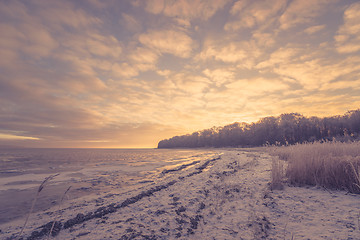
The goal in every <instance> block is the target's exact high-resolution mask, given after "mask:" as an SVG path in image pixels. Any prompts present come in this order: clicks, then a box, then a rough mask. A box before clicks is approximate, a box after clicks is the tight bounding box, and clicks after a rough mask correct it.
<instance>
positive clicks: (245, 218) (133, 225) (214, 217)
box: [0, 149, 360, 239]
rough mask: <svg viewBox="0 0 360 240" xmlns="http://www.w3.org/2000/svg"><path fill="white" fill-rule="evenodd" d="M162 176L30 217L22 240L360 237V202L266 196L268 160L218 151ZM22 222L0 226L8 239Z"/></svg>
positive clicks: (331, 195) (344, 197)
mask: <svg viewBox="0 0 360 240" xmlns="http://www.w3.org/2000/svg"><path fill="white" fill-rule="evenodd" d="M222 152H223V153H221V154H219V156H217V157H214V158H210V159H208V160H205V161H197V162H193V163H191V164H189V163H187V164H184V165H180V166H177V167H176V168H172V169H168V170H164V171H163V172H162V173H161V174H162V176H161V178H159V181H157V182H153V183H149V184H148V185H144V186H142V187H140V188H138V189H135V190H127V191H124V192H122V193H116V194H115V193H114V194H111V193H110V194H106V195H96V196H84V197H81V198H77V199H75V200H65V201H64V202H63V203H62V205H61V206H60V209H59V206H55V207H53V208H51V209H49V210H46V211H43V212H36V213H33V214H32V215H31V217H30V220H29V223H28V224H27V227H26V229H25V231H24V234H23V236H22V237H23V239H46V238H47V236H48V232H49V229H50V228H51V225H52V223H51V222H52V221H54V220H56V221H58V222H57V223H56V224H55V228H54V230H53V233H54V234H56V236H53V237H52V238H53V239H360V229H359V227H360V224H359V221H360V220H359V217H360V196H359V195H355V194H349V193H347V192H345V191H329V190H325V189H322V188H318V187H301V188H300V187H292V186H285V187H284V189H282V190H270V188H269V182H270V180H271V179H270V173H271V162H272V158H273V156H270V155H269V154H268V153H266V152H264V151H263V150H261V149H248V150H244V149H233V150H224V151H222ZM23 224H24V219H23V218H20V219H16V220H14V221H11V222H7V223H5V224H2V225H0V229H1V232H0V238H1V239H16V238H15V237H16V235H17V234H18V233H19V232H20V231H21V227H22V225H23Z"/></svg>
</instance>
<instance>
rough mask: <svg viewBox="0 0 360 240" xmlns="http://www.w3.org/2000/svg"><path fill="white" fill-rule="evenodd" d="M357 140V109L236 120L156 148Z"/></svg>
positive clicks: (359, 126) (359, 134)
mask: <svg viewBox="0 0 360 240" xmlns="http://www.w3.org/2000/svg"><path fill="white" fill-rule="evenodd" d="M359 139H360V109H358V110H352V111H348V112H347V113H345V114H344V115H341V116H339V115H338V116H332V117H324V118H319V117H305V116H303V115H301V114H299V113H286V114H281V115H280V116H277V117H273V116H271V117H265V118H262V119H260V120H259V121H258V122H255V123H245V122H235V123H232V124H230V125H226V126H223V127H212V128H210V129H205V130H201V131H197V132H194V133H192V134H187V135H182V136H175V137H172V138H170V139H165V140H161V141H160V142H159V143H158V148H198V147H255V146H263V145H288V144H295V143H304V142H314V141H321V140H325V141H332V140H337V141H354V140H359Z"/></svg>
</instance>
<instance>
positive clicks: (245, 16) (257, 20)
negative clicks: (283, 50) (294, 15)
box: [224, 0, 286, 31]
mask: <svg viewBox="0 0 360 240" xmlns="http://www.w3.org/2000/svg"><path fill="white" fill-rule="evenodd" d="M285 6H286V0H265V1H261V2H259V1H237V2H235V3H234V5H233V6H232V8H231V10H230V13H231V15H232V16H233V17H234V18H235V19H236V20H232V21H229V22H227V23H226V24H225V25H224V29H225V30H226V31H237V30H239V29H242V28H253V27H254V26H260V25H264V24H265V23H269V22H271V21H273V20H274V18H275V17H276V15H277V14H278V13H279V12H280V11H281V10H282V9H284V8H285Z"/></svg>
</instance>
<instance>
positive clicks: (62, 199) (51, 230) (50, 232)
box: [48, 186, 71, 239]
mask: <svg viewBox="0 0 360 240" xmlns="http://www.w3.org/2000/svg"><path fill="white" fill-rule="evenodd" d="M70 189H71V186H70V187H68V188H67V190H66V191H65V192H64V194H63V195H62V197H61V200H60V203H59V209H58V212H59V216H58V218H60V216H61V213H60V206H61V203H62V202H63V201H64V198H65V196H66V194H67V193H68V192H69V191H70ZM55 223H56V219H55V220H54V221H53V223H52V225H51V229H50V231H49V236H48V239H50V238H51V236H52V232H53V230H54V226H55Z"/></svg>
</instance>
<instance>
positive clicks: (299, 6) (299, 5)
mask: <svg viewBox="0 0 360 240" xmlns="http://www.w3.org/2000/svg"><path fill="white" fill-rule="evenodd" d="M333 2H334V0H331V1H329V0H314V1H302V0H294V1H292V2H291V3H290V4H289V6H288V7H287V9H286V10H285V12H284V13H283V14H282V15H281V17H280V18H279V22H280V28H281V29H282V30H287V29H289V28H292V27H294V26H296V25H298V24H304V23H309V22H312V21H313V19H314V18H316V17H318V16H319V15H320V14H322V13H323V12H324V10H325V9H327V6H328V5H329V4H331V3H333Z"/></svg>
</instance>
